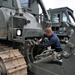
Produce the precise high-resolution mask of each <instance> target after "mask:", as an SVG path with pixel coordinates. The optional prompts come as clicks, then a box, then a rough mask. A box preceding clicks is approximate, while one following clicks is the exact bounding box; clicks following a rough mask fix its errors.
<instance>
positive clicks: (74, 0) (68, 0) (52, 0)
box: [42, 0, 75, 16]
mask: <svg viewBox="0 0 75 75" xmlns="http://www.w3.org/2000/svg"><path fill="white" fill-rule="evenodd" d="M42 1H43V3H44V5H45V7H46V9H49V8H51V9H53V8H59V7H69V8H71V9H72V10H73V11H74V16H75V0H42Z"/></svg>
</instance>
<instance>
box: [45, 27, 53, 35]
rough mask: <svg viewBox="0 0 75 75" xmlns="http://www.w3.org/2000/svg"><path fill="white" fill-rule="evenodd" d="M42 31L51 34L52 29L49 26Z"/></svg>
mask: <svg viewBox="0 0 75 75" xmlns="http://www.w3.org/2000/svg"><path fill="white" fill-rule="evenodd" d="M44 31H45V34H46V35H47V36H51V35H52V29H51V28H50V27H49V28H46V29H45V30H44Z"/></svg>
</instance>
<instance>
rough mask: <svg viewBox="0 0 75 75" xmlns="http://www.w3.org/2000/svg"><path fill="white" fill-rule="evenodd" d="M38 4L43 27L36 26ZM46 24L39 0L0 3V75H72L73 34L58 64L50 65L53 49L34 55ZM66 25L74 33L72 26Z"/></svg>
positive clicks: (44, 12)
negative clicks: (36, 43)
mask: <svg viewBox="0 0 75 75" xmlns="http://www.w3.org/2000/svg"><path fill="white" fill-rule="evenodd" d="M38 4H39V5H40V6H41V8H42V11H43V14H44V17H45V18H44V19H45V22H44V23H45V26H44V25H43V26H42V25H41V24H42V23H39V12H38V11H39V7H38ZM49 21H50V18H49V15H48V12H47V11H46V9H45V7H44V4H43V2H42V0H0V75H42V74H43V75H75V71H74V69H75V67H74V65H75V45H74V44H75V41H74V38H75V33H74V32H73V34H72V35H71V37H70V39H69V41H68V43H67V45H66V46H65V47H64V51H63V52H62V54H61V56H62V62H52V60H53V58H52V54H53V52H54V49H53V50H52V49H49V50H45V51H43V52H41V54H38V52H37V51H40V50H41V49H40V48H38V47H37V46H36V45H35V42H36V41H38V39H39V38H40V37H41V36H42V35H43V34H44V33H43V29H44V28H46V27H49V24H50V22H49ZM46 23H47V24H46ZM67 25H68V26H69V28H72V29H73V30H74V31H75V26H74V25H72V24H71V23H67ZM58 58H60V59H61V57H60V56H58ZM58 60H59V59H58Z"/></svg>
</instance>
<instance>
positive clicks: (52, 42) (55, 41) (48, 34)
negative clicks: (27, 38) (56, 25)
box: [35, 28, 63, 60]
mask: <svg viewBox="0 0 75 75" xmlns="http://www.w3.org/2000/svg"><path fill="white" fill-rule="evenodd" d="M44 38H48V41H47V42H45V43H41V41H42V40H43V39H44ZM35 44H36V45H38V46H39V47H41V48H47V47H49V46H51V49H55V51H54V59H55V60H57V58H56V56H57V53H59V52H61V51H62V50H63V48H62V45H61V44H60V40H59V38H58V37H57V35H56V34H55V33H53V31H52V29H51V28H46V29H45V34H44V35H43V37H42V38H41V39H40V40H39V42H36V43H35Z"/></svg>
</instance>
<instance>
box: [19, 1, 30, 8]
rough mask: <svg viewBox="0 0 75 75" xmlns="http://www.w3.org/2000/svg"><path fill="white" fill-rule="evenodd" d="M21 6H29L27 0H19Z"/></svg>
mask: <svg viewBox="0 0 75 75" xmlns="http://www.w3.org/2000/svg"><path fill="white" fill-rule="evenodd" d="M20 2H21V6H22V7H28V6H29V0H20Z"/></svg>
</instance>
